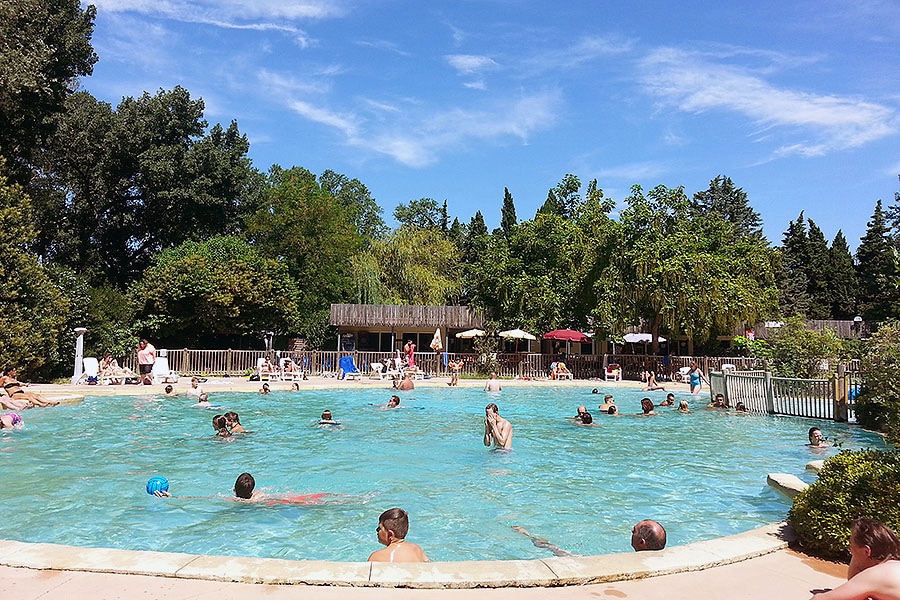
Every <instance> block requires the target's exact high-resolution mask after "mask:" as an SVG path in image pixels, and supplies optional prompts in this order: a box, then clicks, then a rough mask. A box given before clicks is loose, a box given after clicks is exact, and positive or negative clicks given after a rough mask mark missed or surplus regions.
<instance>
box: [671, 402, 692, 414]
mask: <svg viewBox="0 0 900 600" xmlns="http://www.w3.org/2000/svg"><path fill="white" fill-rule="evenodd" d="M675 412H680V413H689V412H691V408H690V406H688V401H687V400H682V401H680V402H679V403H678V408H676V409H675Z"/></svg>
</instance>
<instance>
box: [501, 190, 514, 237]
mask: <svg viewBox="0 0 900 600" xmlns="http://www.w3.org/2000/svg"><path fill="white" fill-rule="evenodd" d="M517 222H518V221H517V220H516V205H515V204H514V203H513V197H512V194H510V193H509V188H503V208H502V209H501V210H500V229H502V230H503V235H504V236H506V238H507V239H509V236H510V235H511V234H512V231H513V229H515V227H516V224H517Z"/></svg>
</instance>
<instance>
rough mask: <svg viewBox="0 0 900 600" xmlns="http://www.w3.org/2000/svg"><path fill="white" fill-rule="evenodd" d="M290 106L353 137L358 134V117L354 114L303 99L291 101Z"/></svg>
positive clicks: (308, 117) (310, 118)
mask: <svg viewBox="0 0 900 600" xmlns="http://www.w3.org/2000/svg"><path fill="white" fill-rule="evenodd" d="M288 108H290V109H291V110H293V111H294V112H296V113H297V114H299V115H300V116H302V117H304V118H306V119H309V120H310V121H314V122H316V123H321V124H323V125H328V126H329V127H334V128H335V129H337V130H339V131H340V132H341V133H343V134H344V135H345V136H347V137H353V136H354V135H355V134H356V129H357V124H356V117H354V116H353V115H347V114H340V113H337V112H333V111H330V110H328V109H324V108H319V107H317V106H313V105H312V104H310V103H309V102H304V101H303V100H293V101H291V102H289V103H288Z"/></svg>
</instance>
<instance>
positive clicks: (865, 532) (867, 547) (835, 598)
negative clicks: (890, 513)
mask: <svg viewBox="0 0 900 600" xmlns="http://www.w3.org/2000/svg"><path fill="white" fill-rule="evenodd" d="M849 550H850V566H849V567H848V568H847V582H846V583H844V584H842V585H840V586H838V587H836V588H834V589H833V590H828V591H825V590H822V591H821V592H820V591H819V590H814V591H813V594H814V595H813V597H812V598H811V600H845V599H849V598H875V599H877V600H900V539H898V538H897V535H896V534H895V533H894V531H893V530H892V529H891V528H890V527H887V526H886V525H884V524H882V523H880V522H878V521H875V520H873V519H866V518H860V519H856V520H855V521H853V524H852V526H851V528H850V547H849Z"/></svg>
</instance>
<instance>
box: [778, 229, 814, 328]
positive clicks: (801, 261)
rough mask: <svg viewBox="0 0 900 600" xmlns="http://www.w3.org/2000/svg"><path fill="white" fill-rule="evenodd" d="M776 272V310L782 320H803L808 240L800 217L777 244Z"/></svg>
mask: <svg viewBox="0 0 900 600" xmlns="http://www.w3.org/2000/svg"><path fill="white" fill-rule="evenodd" d="M780 258H781V261H780V264H779V265H778V270H777V280H778V290H779V300H778V304H779V308H780V310H781V314H782V315H784V316H786V317H791V316H806V314H807V313H808V312H809V293H808V290H809V279H808V277H807V276H806V265H807V264H808V263H809V238H808V236H807V233H806V221H805V220H804V217H803V213H802V212H801V213H800V216H799V217H797V220H796V221H791V222H790V223H789V224H788V228H787V230H786V231H785V232H784V236H783V237H782V241H781V248H780Z"/></svg>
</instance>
